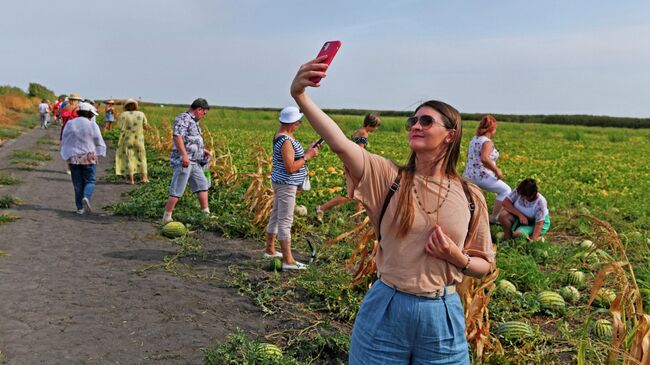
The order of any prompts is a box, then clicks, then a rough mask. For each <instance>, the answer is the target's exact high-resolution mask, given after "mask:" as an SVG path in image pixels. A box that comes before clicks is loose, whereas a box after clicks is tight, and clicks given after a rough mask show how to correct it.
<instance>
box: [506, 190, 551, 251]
mask: <svg viewBox="0 0 650 365" xmlns="http://www.w3.org/2000/svg"><path fill="white" fill-rule="evenodd" d="M499 221H500V222H501V226H502V227H503V233H504V238H505V239H510V238H512V237H513V236H514V237H518V236H522V235H523V236H525V237H526V238H527V239H528V240H529V241H537V240H539V239H542V236H544V234H546V232H547V231H548V229H549V228H550V227H551V218H550V217H549V214H548V204H547V203H546V198H544V196H543V195H542V194H540V193H539V191H538V190H537V183H536V182H535V180H533V179H530V178H529V179H524V181H522V182H520V183H519V185H517V189H516V190H515V191H513V192H512V193H510V195H508V196H507V197H506V198H505V199H504V200H503V211H501V214H500V215H499Z"/></svg>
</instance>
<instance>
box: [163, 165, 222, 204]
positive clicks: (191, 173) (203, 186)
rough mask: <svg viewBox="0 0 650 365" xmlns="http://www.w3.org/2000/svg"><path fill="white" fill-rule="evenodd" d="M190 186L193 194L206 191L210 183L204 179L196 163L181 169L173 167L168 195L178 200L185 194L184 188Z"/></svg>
mask: <svg viewBox="0 0 650 365" xmlns="http://www.w3.org/2000/svg"><path fill="white" fill-rule="evenodd" d="M188 183H189V184H190V190H192V192H193V193H198V192H201V191H208V189H209V188H210V186H211V185H212V182H211V181H209V180H208V179H207V178H206V177H205V173H204V172H203V168H201V166H200V165H199V164H197V163H196V162H190V165H189V166H187V167H183V166H181V165H179V166H174V174H173V175H172V182H171V184H170V186H169V195H170V196H173V197H176V198H180V197H181V196H183V193H185V187H186V186H187V184H188Z"/></svg>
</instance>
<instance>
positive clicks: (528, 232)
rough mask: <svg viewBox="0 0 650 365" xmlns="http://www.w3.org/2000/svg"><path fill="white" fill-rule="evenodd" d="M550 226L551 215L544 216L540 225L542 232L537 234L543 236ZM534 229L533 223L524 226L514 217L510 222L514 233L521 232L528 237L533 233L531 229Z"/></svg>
mask: <svg viewBox="0 0 650 365" xmlns="http://www.w3.org/2000/svg"><path fill="white" fill-rule="evenodd" d="M549 228H551V217H550V216H548V215H547V216H546V217H544V224H543V225H542V232H541V233H540V234H539V236H540V237H541V236H543V235H545V234H546V232H548V229H549ZM534 230H535V225H532V226H524V225H522V224H521V222H519V218H517V217H515V221H514V222H512V228H511V231H512V233H514V232H515V231H519V232H523V233H525V234H526V235H528V236H529V237H530V236H532V235H533V231H534Z"/></svg>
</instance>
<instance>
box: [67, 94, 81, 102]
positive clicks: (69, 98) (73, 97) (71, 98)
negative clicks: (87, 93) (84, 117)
mask: <svg viewBox="0 0 650 365" xmlns="http://www.w3.org/2000/svg"><path fill="white" fill-rule="evenodd" d="M68 100H79V101H81V100H83V99H82V98H81V97H79V94H76V93H71V94H70V96H68Z"/></svg>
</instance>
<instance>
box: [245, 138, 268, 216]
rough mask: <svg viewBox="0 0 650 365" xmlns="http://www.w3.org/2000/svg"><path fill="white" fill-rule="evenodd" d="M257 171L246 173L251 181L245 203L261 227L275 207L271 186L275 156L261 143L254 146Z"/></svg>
mask: <svg viewBox="0 0 650 365" xmlns="http://www.w3.org/2000/svg"><path fill="white" fill-rule="evenodd" d="M253 153H254V156H255V157H254V160H255V162H256V164H257V171H256V172H254V173H249V174H246V175H247V176H248V177H250V178H251V183H250V185H249V186H248V188H247V189H246V192H245V193H244V205H245V206H246V208H247V209H248V211H249V212H250V213H251V214H253V219H252V223H253V225H255V226H258V227H261V226H263V225H264V224H266V222H267V221H268V219H269V216H270V215H271V210H272V209H273V189H272V188H271V187H270V186H269V181H270V179H271V170H272V166H273V157H272V156H269V155H267V153H266V151H265V150H264V148H263V147H262V146H261V145H259V144H258V145H255V146H253Z"/></svg>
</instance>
